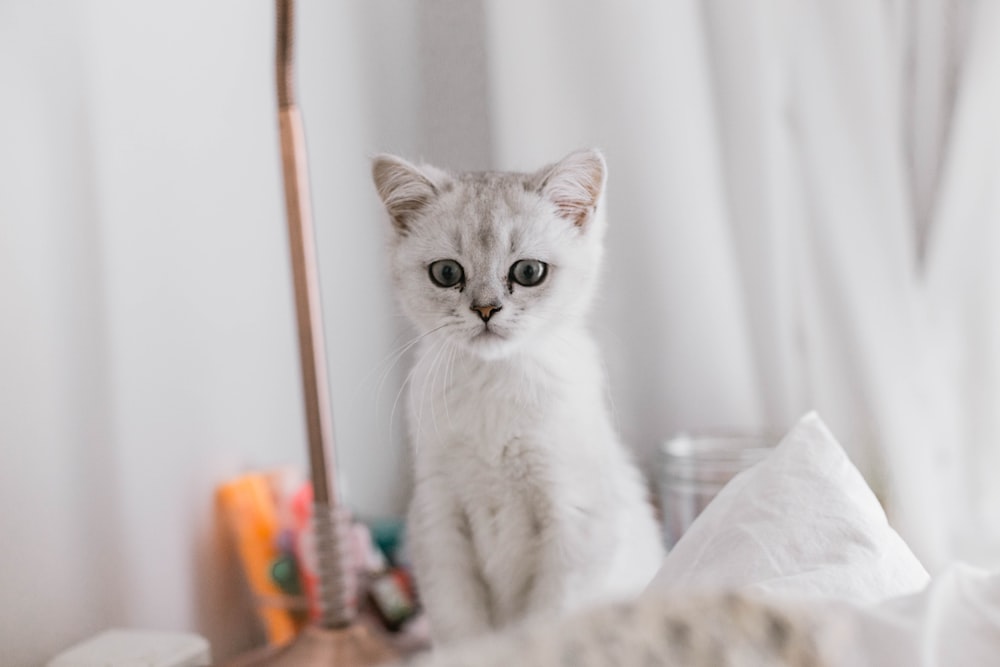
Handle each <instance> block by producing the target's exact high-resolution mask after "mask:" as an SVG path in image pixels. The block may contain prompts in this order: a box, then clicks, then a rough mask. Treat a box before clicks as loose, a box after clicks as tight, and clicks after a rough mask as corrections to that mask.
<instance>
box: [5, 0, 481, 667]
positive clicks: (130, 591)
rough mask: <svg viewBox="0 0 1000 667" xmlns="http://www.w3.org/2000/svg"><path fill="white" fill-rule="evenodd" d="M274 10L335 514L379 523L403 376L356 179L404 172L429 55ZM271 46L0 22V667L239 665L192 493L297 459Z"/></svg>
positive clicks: (254, 38)
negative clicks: (209, 654) (176, 660)
mask: <svg viewBox="0 0 1000 667" xmlns="http://www.w3.org/2000/svg"><path fill="white" fill-rule="evenodd" d="M299 5H300V7H299V10H300V21H299V26H300V31H301V32H300V39H301V41H300V44H299V46H298V54H299V59H300V61H301V65H300V73H301V78H300V90H301V99H302V104H303V110H304V114H305V121H306V131H307V138H308V142H309V150H310V158H311V165H312V180H313V198H314V213H315V218H316V225H317V235H318V241H319V246H320V267H321V268H320V271H321V278H322V282H323V302H324V308H325V313H326V322H327V329H328V331H327V338H328V340H327V342H328V348H329V350H328V351H329V355H328V356H329V365H330V376H331V384H332V398H333V404H334V412H335V424H336V433H337V438H338V446H339V456H340V461H341V465H342V468H343V470H344V472H345V474H344V477H345V484H346V488H347V492H348V495H349V501H350V503H351V505H352V506H353V507H355V508H356V509H357V510H358V511H359V512H360V513H362V514H364V515H367V516H378V515H389V514H398V513H399V512H400V511H401V510H402V508H403V506H404V504H405V499H406V494H407V480H406V474H405V471H406V456H405V452H404V451H403V445H402V435H401V430H400V424H398V423H397V424H396V425H395V427H394V428H390V424H389V420H390V412H391V406H392V403H393V401H394V399H395V396H396V391H397V388H398V383H399V381H400V379H401V375H400V373H399V369H400V368H402V367H403V366H405V360H404V361H403V362H401V364H399V365H397V366H396V367H392V368H389V367H387V366H386V365H385V364H384V363H383V361H385V360H386V359H387V358H388V357H389V352H390V350H391V349H392V348H393V347H394V346H395V345H398V344H399V343H400V342H401V341H400V340H397V338H398V337H399V336H400V335H403V334H405V327H404V326H403V322H402V320H401V319H400V318H399V317H398V316H397V313H396V310H395V307H394V305H393V303H392V301H391V298H390V296H389V293H388V289H387V281H386V274H387V272H386V268H385V265H384V261H383V255H382V244H383V241H384V235H383V234H384V232H385V230H386V227H387V225H386V223H385V220H384V218H383V215H382V212H381V210H380V208H379V205H378V202H377V198H376V196H375V194H374V190H373V188H372V187H371V185H370V183H369V176H368V165H367V156H368V155H370V154H372V153H374V152H376V151H378V150H386V149H391V150H397V151H400V152H404V153H408V154H412V153H415V152H418V151H420V150H421V145H420V144H421V141H422V140H421V139H420V138H419V137H420V136H422V134H421V133H422V132H423V131H424V128H425V127H427V126H428V123H427V122H425V119H426V115H424V112H423V111H421V109H422V108H423V107H424V106H426V105H425V104H424V102H423V101H422V99H421V98H420V95H422V92H421V89H420V88H419V87H418V86H417V85H416V84H415V82H416V81H418V80H419V77H418V76H417V75H416V72H417V71H418V70H419V68H420V67H422V65H421V62H422V61H421V59H420V58H419V57H418V56H419V54H420V53H421V52H422V51H426V48H425V46H424V45H422V42H421V40H420V38H419V35H418V26H419V17H418V16H416V14H415V10H414V9H413V8H407V7H400V6H398V5H397V4H396V3H386V2H382V3H360V2H358V3H325V2H320V1H319V0H314V1H312V2H300V3H299ZM272 21H273V3H271V2H256V3H248V2H245V1H242V0H228V1H222V0H219V1H215V2H208V3H206V2H202V1H196V0H188V1H187V2H170V3H136V2H130V1H128V0H103V1H96V0H95V1H94V2H85V3H80V2H76V1H74V0H64V1H63V2H49V3H35V2H30V1H29V0H23V1H19V0H15V1H13V2H7V3H3V4H2V5H0V86H2V89H3V90H4V93H3V99H4V102H3V105H2V111H0V114H2V116H0V146H2V150H0V536H2V537H0V541H2V543H3V544H4V547H3V549H0V664H2V665H4V667H19V666H21V665H32V664H38V663H40V662H42V661H44V660H45V659H46V658H48V657H50V656H51V655H54V654H55V653H56V652H58V651H59V650H62V649H63V648H65V647H66V646H68V645H70V644H72V643H74V642H76V641H78V640H80V639H83V638H85V637H87V636H89V635H91V634H94V633H96V632H97V631H99V630H101V629H103V628H105V627H108V626H112V625H129V626H137V627H146V628H162V629H175V630H195V631H198V632H201V633H203V634H205V635H207V636H208V637H209V638H210V639H211V640H212V641H213V644H214V650H215V653H216V657H217V658H225V657H226V656H228V655H232V654H233V653H234V652H235V651H237V650H240V649H245V648H247V647H249V646H250V645H251V644H253V643H254V642H257V641H259V640H260V636H259V634H258V633H257V630H256V629H255V627H254V623H253V621H252V618H251V616H250V615H249V612H248V610H247V605H246V598H245V593H244V591H243V588H242V583H241V580H240V578H239V575H238V573H237V572H236V571H234V569H233V567H234V565H235V561H234V557H233V554H232V552H231V551H230V549H229V546H228V543H227V541H226V535H225V534H224V533H223V532H222V530H221V528H220V526H219V523H218V521H217V517H216V516H215V511H214V505H213V491H214V489H215V487H216V485H217V484H218V483H220V482H221V481H223V480H225V479H226V478H228V477H230V476H233V475H236V474H238V473H240V472H242V471H244V470H246V469H249V468H259V467H264V466H271V465H276V464H286V463H290V464H292V465H296V466H299V467H300V468H301V467H302V466H303V465H304V461H305V456H304V453H305V443H304V429H303V425H302V415H301V404H300V400H301V396H300V387H299V376H298V368H297V364H298V355H297V351H296V348H295V344H296V343H295V341H296V339H295V330H294V313H293V306H292V294H291V283H290V269H289V264H288V259H287V254H288V253H287V246H286V238H285V228H284V211H283V207H282V199H281V197H282V194H281V182H280V172H279V161H278V160H279V156H278V142H277V135H276V120H275V109H274V106H275V101H274V96H273V80H272V77H273V48H272V42H273V24H272ZM366 128H373V129H372V130H371V132H370V133H369V130H368V129H366ZM375 128H377V131H375ZM464 150H466V152H467V153H468V152H470V151H475V150H477V149H476V147H475V146H471V147H469V146H466V147H465V149H464ZM476 159H478V161H479V162H481V163H482V162H485V156H479V157H478V158H471V160H472V161H475V160H476ZM397 421H398V420H397Z"/></svg>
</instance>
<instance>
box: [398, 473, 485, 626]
mask: <svg viewBox="0 0 1000 667" xmlns="http://www.w3.org/2000/svg"><path fill="white" fill-rule="evenodd" d="M440 486H443V485H440ZM408 532H409V534H410V538H409V539H410V544H411V547H412V556H413V564H414V568H415V571H416V576H417V585H418V586H419V589H420V597H421V600H422V601H423V604H424V608H425V609H426V610H427V615H428V617H429V618H430V622H431V630H432V633H433V636H434V642H435V643H436V644H442V643H450V642H453V641H456V640H459V639H466V638H469V637H475V636H478V635H481V634H485V633H487V632H489V631H490V630H492V627H493V624H492V620H491V611H490V599H489V593H488V590H487V588H486V584H485V582H484V581H483V578H482V575H481V571H480V568H479V564H478V562H477V560H476V555H475V551H474V549H473V546H472V538H471V535H470V532H469V528H468V520H467V518H466V516H465V514H464V512H463V511H462V509H461V507H460V506H459V505H458V503H457V501H456V499H455V498H454V497H453V496H452V494H450V493H448V492H447V490H446V489H444V488H438V485H435V484H434V483H433V480H424V481H423V483H418V485H417V488H416V490H415V492H414V497H413V504H412V505H411V508H410V517H409V526H408Z"/></svg>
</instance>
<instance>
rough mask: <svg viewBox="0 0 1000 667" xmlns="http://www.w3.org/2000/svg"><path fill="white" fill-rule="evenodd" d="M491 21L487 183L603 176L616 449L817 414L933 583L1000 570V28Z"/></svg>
mask: <svg viewBox="0 0 1000 667" xmlns="http://www.w3.org/2000/svg"><path fill="white" fill-rule="evenodd" d="M487 10H488V11H487V14H488V17H489V20H488V21H487V25H488V26H489V36H490V47H491V48H490V52H489V57H490V68H491V69H490V73H491V92H492V94H493V99H492V104H491V107H490V108H491V113H492V121H493V130H494V133H495V134H494V140H493V144H494V145H495V146H496V147H497V161H498V162H499V164H500V165H501V166H504V167H518V166H528V165H530V164H533V163H535V162H537V161H539V160H544V159H547V158H548V156H551V155H553V154H558V153H559V152H560V151H563V150H566V149H568V148H570V147H572V146H575V145H577V144H581V143H584V144H587V143H597V144H599V145H601V146H603V147H604V148H605V149H606V151H607V153H608V158H609V163H610V172H611V177H610V183H609V212H610V221H611V222H610V225H611V226H610V229H611V232H610V239H609V244H610V256H609V260H608V275H607V285H608V287H607V290H606V292H605V302H604V303H603V304H602V307H601V309H600V313H599V314H600V317H599V329H600V330H601V331H602V333H604V335H605V337H604V343H605V348H606V349H607V350H608V351H609V355H610V358H611V359H612V362H613V365H612V375H613V378H614V381H615V392H614V393H615V396H616V397H617V401H618V407H619V413H620V421H621V424H622V428H623V430H624V432H625V433H626V434H627V435H628V436H629V437H630V439H631V440H632V441H633V442H635V443H637V444H638V445H639V446H640V447H641V448H646V450H647V451H648V450H649V449H650V448H652V447H653V446H654V445H655V444H656V443H657V442H659V441H660V440H662V438H663V437H664V436H666V435H668V434H670V433H671V432H672V431H674V430H677V429H695V430H696V429H699V428H713V429H718V428H724V427H730V428H735V429H744V430H755V429H765V430H776V431H780V430H782V429H783V428H785V427H786V426H787V425H788V424H789V423H790V421H791V420H792V419H793V418H794V417H795V416H796V415H797V414H799V413H801V412H802V411H803V410H805V409H807V408H813V407H815V408H817V409H819V410H820V411H821V413H822V414H824V416H825V417H826V418H827V419H829V420H830V423H831V424H832V426H833V428H834V430H835V432H836V433H838V435H839V436H840V437H842V438H843V440H844V442H845V444H846V446H847V447H848V449H849V451H850V453H851V455H852V457H853V458H854V460H855V462H856V463H857V464H858V465H860V466H861V467H862V469H863V470H864V471H865V473H866V475H867V476H868V478H869V481H870V482H871V483H872V484H873V486H875V488H876V489H877V491H878V492H879V493H880V494H881V495H882V497H883V500H884V501H885V503H886V504H887V506H888V508H889V511H890V513H891V516H892V519H893V522H894V523H895V525H896V526H897V527H898V529H899V530H900V531H901V532H902V533H903V535H904V537H905V538H906V539H907V540H908V541H909V543H910V544H911V546H912V547H913V548H914V549H915V550H916V551H917V553H918V554H919V555H920V556H921V557H922V558H923V559H924V560H925V562H926V563H927V565H928V566H929V567H931V568H932V569H934V568H936V567H938V566H940V565H941V564H943V563H945V562H947V561H948V560H949V559H951V558H954V557H964V558H971V559H986V560H991V559H992V560H993V562H996V561H997V558H998V556H1000V551H998V549H997V542H998V538H1000V496H998V495H997V491H996V490H995V489H996V488H997V485H995V484H993V483H992V477H993V476H994V475H995V474H997V473H998V472H1000V429H998V418H997V417H996V415H997V414H998V412H1000V410H998V408H1000V392H998V387H997V381H998V379H1000V367H998V366H997V357H998V353H997V350H998V349H1000V331H998V330H997V317H998V312H1000V310H998V308H997V306H998V304H997V303H996V299H997V288H998V283H997V269H996V268H995V266H996V265H997V264H998V263H1000V246H998V243H997V241H998V239H997V232H996V229H997V226H998V223H1000V208H998V194H997V193H1000V170H998V162H997V154H998V149H1000V144H998V141H1000V122H998V121H997V120H996V119H997V118H1000V9H998V7H997V6H996V4H995V3H989V2H972V3H964V2H945V1H941V0H921V1H920V2H860V1H859V2H825V1H819V0H817V1H814V2H782V1H774V0H760V1H756V2H741V3H737V2H723V1H721V0H713V1H709V2H702V3H699V2H693V1H692V2H669V3H644V2H621V3H602V4H599V5H596V6H593V5H589V6H588V9H587V11H579V10H577V9H575V5H574V4H573V3H571V2H546V3H528V2H493V3H489V4H487ZM515 45H516V48H515Z"/></svg>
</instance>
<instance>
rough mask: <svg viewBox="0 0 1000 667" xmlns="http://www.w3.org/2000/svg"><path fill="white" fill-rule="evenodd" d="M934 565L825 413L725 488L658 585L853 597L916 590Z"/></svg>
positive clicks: (808, 419) (873, 598)
mask: <svg viewBox="0 0 1000 667" xmlns="http://www.w3.org/2000/svg"><path fill="white" fill-rule="evenodd" d="M928 580H929V577H928V574H927V572H926V570H924V568H923V566H922V565H921V564H920V562H919V561H918V560H917V558H916V556H914V555H913V553H912V552H911V551H910V549H909V547H907V546H906V543H905V542H903V540H902V539H901V538H900V537H899V535H898V534H897V533H896V531H895V530H893V529H892V527H891V526H890V525H889V523H888V521H887V519H886V516H885V512H883V510H882V507H881V505H880V504H879V502H878V500H877V499H876V497H875V494H874V493H872V491H871V489H870V488H869V487H868V485H867V484H866V483H865V480H864V478H863V477H862V476H861V474H860V473H859V472H858V470H857V468H855V467H854V465H852V464H851V462H850V460H848V458H847V455H846V454H845V452H844V450H843V449H842V448H841V446H840V445H839V444H838V443H837V441H836V439H835V438H834V437H833V435H832V434H831V433H830V431H829V430H828V429H827V428H826V426H825V425H824V424H823V422H822V421H821V420H820V418H819V417H818V416H817V415H816V414H815V413H810V414H808V415H806V416H805V417H803V418H802V419H801V420H800V421H799V423H798V424H797V425H796V426H795V427H794V428H793V429H792V430H791V431H790V432H789V433H788V435H786V436H785V438H784V439H783V440H782V441H781V443H780V444H779V445H778V447H777V448H776V449H775V451H774V452H772V453H771V454H770V455H769V456H768V457H767V458H766V459H764V460H763V461H761V462H760V463H758V464H757V465H755V466H754V467H752V468H750V469H749V470H746V471H744V472H743V473H741V474H740V475H738V476H737V477H736V478H734V479H733V480H732V481H731V482H730V483H729V484H727V485H726V486H725V488H723V489H722V491H721V492H719V495H718V496H716V498H715V499H714V500H713V501H712V502H711V503H709V505H708V507H706V508H705V511H704V512H702V514H701V515H700V516H699V517H698V518H697V519H696V520H695V521H694V523H693V524H692V525H691V527H690V528H689V529H688V531H687V532H686V533H685V534H684V535H683V536H682V537H681V539H680V540H679V541H678V543H677V544H676V546H675V547H674V548H673V549H672V550H671V551H670V553H669V554H668V555H667V558H666V560H665V561H664V563H663V566H662V567H661V569H660V571H659V573H658V574H657V576H656V578H655V579H654V580H653V582H652V584H651V585H650V587H649V592H654V591H675V590H678V589H692V588H694V589H698V590H705V589H708V590H714V589H733V588H754V589H758V590H761V591H764V592H774V593H789V594H795V595H802V596H815V595H819V596H822V597H824V598H834V599H841V600H848V601H852V602H859V603H868V602H877V601H880V600H883V599H885V598H888V597H891V596H897V595H903V594H906V593H913V592H915V591H918V590H920V589H921V588H923V587H924V586H925V585H926V584H927V582H928Z"/></svg>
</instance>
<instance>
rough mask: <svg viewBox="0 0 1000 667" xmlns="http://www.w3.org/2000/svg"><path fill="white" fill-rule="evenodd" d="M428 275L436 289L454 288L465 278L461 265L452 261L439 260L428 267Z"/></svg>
mask: <svg viewBox="0 0 1000 667" xmlns="http://www.w3.org/2000/svg"><path fill="white" fill-rule="evenodd" d="M428 273H429V274H430V276H431V281H432V282H433V283H434V284H435V285H437V286H438V287H454V286H455V285H457V284H459V283H460V282H462V278H464V277H465V272H464V271H462V265H461V264H459V263H458V262H456V261H455V260H453V259H439V260H438V261H436V262H434V263H432V264H431V265H430V267H429V268H428Z"/></svg>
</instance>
